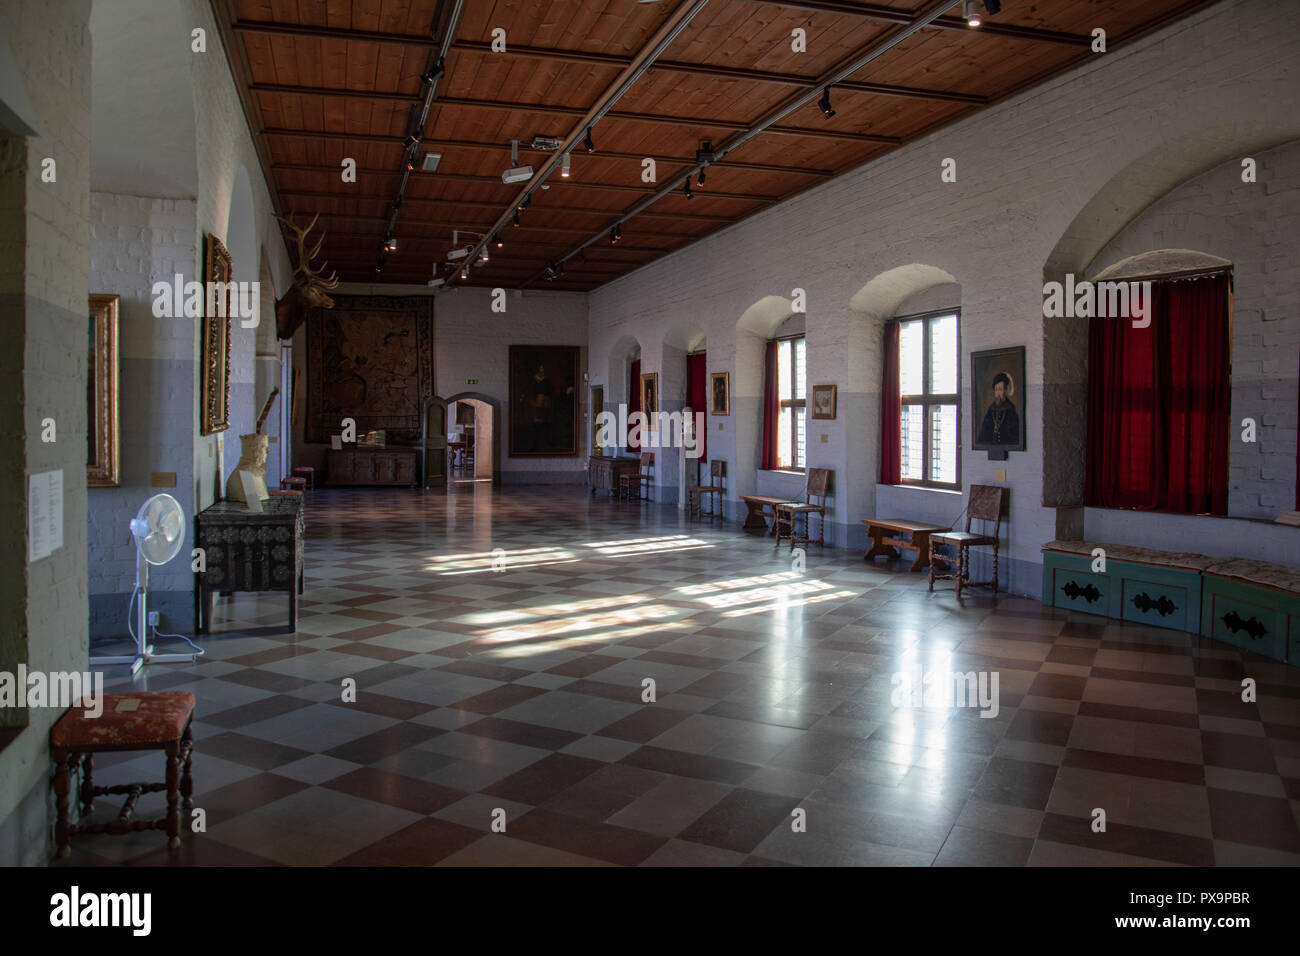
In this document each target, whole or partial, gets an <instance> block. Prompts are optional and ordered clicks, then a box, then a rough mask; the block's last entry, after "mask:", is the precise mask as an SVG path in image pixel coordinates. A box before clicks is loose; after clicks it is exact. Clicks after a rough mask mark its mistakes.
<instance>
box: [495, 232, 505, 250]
mask: <svg viewBox="0 0 1300 956" xmlns="http://www.w3.org/2000/svg"><path fill="white" fill-rule="evenodd" d="M492 241H493V242H495V243H496V246H497V248H498V249H501V248H504V247H505V244H506V241H505V240H504V239H502V238H501V233H499V232H498V233H497V234H496V235H495V236H493V237H492Z"/></svg>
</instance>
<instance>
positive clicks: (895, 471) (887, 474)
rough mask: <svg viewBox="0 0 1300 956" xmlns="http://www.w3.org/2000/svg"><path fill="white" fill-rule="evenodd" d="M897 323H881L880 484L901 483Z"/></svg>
mask: <svg viewBox="0 0 1300 956" xmlns="http://www.w3.org/2000/svg"><path fill="white" fill-rule="evenodd" d="M898 333H899V325H898V323H897V322H886V323H885V362H884V370H883V371H884V374H882V375H881V377H880V483H881V484H882V485H896V484H898V483H899V482H901V481H902V480H903V396H902V395H901V393H900V392H899V381H898Z"/></svg>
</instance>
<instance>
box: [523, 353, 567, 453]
mask: <svg viewBox="0 0 1300 956" xmlns="http://www.w3.org/2000/svg"><path fill="white" fill-rule="evenodd" d="M577 378H578V349H577V347H575V346H567V345H559V346H541V345H512V346H510V454H512V455H550V456H567V455H576V454H577V452H578V448H577V434H578V426H577V400H576V399H577V396H576V394H575V388H576V385H577Z"/></svg>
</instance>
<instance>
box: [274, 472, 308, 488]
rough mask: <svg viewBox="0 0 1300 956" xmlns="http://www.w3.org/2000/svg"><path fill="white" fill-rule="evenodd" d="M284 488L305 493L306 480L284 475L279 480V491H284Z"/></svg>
mask: <svg viewBox="0 0 1300 956" xmlns="http://www.w3.org/2000/svg"><path fill="white" fill-rule="evenodd" d="M286 488H287V489H291V490H293V491H305V490H306V488H307V479H306V478H299V477H298V476H296V475H295V476H293V477H289V476H288V475H286V476H285V477H283V478H281V479H280V490H281V491H284V490H285V489H286Z"/></svg>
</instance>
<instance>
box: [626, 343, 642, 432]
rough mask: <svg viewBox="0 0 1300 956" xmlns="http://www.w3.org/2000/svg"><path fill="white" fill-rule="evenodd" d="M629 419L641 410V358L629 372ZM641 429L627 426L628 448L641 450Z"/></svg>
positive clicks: (633, 364)
mask: <svg viewBox="0 0 1300 956" xmlns="http://www.w3.org/2000/svg"><path fill="white" fill-rule="evenodd" d="M627 379H628V381H627V419H628V421H629V422H630V421H631V420H632V413H633V412H639V411H641V360H640V359H637V360H636V361H635V362H633V363H632V367H631V368H630V369H628V373H627ZM639 433H640V429H637V428H633V427H632V426H631V425H628V427H627V450H628V451H640V450H641V441H640V435H639Z"/></svg>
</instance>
